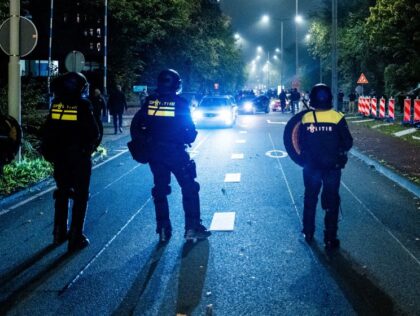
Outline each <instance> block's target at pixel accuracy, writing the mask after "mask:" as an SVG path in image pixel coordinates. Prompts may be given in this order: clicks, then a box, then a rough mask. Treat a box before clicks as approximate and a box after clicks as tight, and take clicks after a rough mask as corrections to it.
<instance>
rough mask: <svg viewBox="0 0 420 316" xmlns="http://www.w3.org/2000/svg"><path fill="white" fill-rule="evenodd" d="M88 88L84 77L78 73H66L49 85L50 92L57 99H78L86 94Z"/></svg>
mask: <svg viewBox="0 0 420 316" xmlns="http://www.w3.org/2000/svg"><path fill="white" fill-rule="evenodd" d="M88 88H89V84H88V82H87V80H86V77H85V76H84V75H83V74H81V73H80V72H67V73H65V74H64V75H62V76H60V77H57V78H55V79H54V80H53V81H52V83H51V91H52V92H53V93H54V95H55V97H58V98H72V99H74V98H80V97H81V96H83V95H85V94H87V90H88Z"/></svg>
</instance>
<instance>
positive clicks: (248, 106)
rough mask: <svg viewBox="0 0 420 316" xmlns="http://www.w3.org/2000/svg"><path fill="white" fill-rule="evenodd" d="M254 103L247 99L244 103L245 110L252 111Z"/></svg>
mask: <svg viewBox="0 0 420 316" xmlns="http://www.w3.org/2000/svg"><path fill="white" fill-rule="evenodd" d="M253 107H254V104H253V103H252V102H251V101H247V102H245V103H244V110H245V111H252V108H253Z"/></svg>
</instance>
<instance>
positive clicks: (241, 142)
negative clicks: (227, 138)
mask: <svg viewBox="0 0 420 316" xmlns="http://www.w3.org/2000/svg"><path fill="white" fill-rule="evenodd" d="M235 143H237V144H245V143H246V140H245V139H237V140H236V141H235Z"/></svg>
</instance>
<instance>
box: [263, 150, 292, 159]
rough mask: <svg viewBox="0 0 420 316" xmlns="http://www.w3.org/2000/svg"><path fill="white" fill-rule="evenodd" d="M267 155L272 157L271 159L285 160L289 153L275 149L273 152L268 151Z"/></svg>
mask: <svg viewBox="0 0 420 316" xmlns="http://www.w3.org/2000/svg"><path fill="white" fill-rule="evenodd" d="M265 155H266V156H267V157H270V158H276V159H279V158H285V157H287V152H285V151H283V150H278V149H273V150H269V151H267V152H266V153H265Z"/></svg>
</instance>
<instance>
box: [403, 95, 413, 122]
mask: <svg viewBox="0 0 420 316" xmlns="http://www.w3.org/2000/svg"><path fill="white" fill-rule="evenodd" d="M403 123H405V124H411V123H412V121H411V99H410V98H409V97H407V98H405V99H404V117H403Z"/></svg>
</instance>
